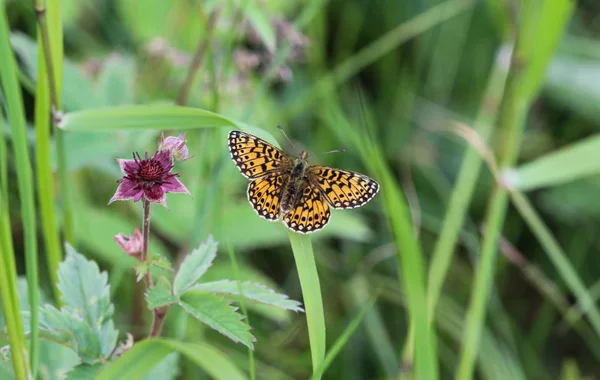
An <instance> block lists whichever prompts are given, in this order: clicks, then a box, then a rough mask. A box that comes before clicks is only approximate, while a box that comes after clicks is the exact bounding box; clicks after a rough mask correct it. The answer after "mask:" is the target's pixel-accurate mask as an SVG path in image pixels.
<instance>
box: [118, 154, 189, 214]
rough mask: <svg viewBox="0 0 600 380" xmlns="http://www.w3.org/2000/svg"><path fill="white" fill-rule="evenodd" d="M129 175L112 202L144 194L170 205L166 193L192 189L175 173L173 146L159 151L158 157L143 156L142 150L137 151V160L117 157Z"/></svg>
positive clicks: (125, 172) (137, 199) (124, 179)
mask: <svg viewBox="0 0 600 380" xmlns="http://www.w3.org/2000/svg"><path fill="white" fill-rule="evenodd" d="M117 161H118V162H119V165H120V166H121V171H122V172H123V174H125V176H124V177H123V178H121V179H120V180H119V181H118V182H119V183H120V185H119V188H118V189H117V192H116V193H115V195H114V196H113V197H112V198H111V199H110V201H109V202H108V204H111V203H112V202H114V201H125V200H129V199H133V201H134V202H137V201H139V200H140V199H142V198H144V199H146V200H148V201H150V202H153V203H159V204H161V205H163V206H165V207H167V203H166V193H187V194H189V193H190V192H189V191H188V189H187V188H186V187H185V186H184V185H183V184H182V183H181V182H179V180H178V179H177V178H176V177H177V176H178V174H174V173H171V169H173V154H172V153H171V151H169V150H163V151H160V152H157V153H156V154H155V155H154V157H152V158H148V153H146V157H145V158H144V159H142V158H141V157H140V155H139V153H134V154H133V160H124V159H120V158H119V159H117Z"/></svg>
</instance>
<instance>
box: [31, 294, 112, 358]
mask: <svg viewBox="0 0 600 380" xmlns="http://www.w3.org/2000/svg"><path fill="white" fill-rule="evenodd" d="M40 330H41V331H42V332H43V334H41V336H42V338H45V339H49V340H51V341H53V342H55V343H59V344H62V345H65V346H68V347H70V348H71V349H72V350H74V351H75V352H77V354H78V355H79V357H80V358H81V360H82V361H83V362H84V363H88V364H94V363H97V362H98V361H99V360H100V359H101V357H102V356H103V355H102V354H103V352H102V351H101V347H100V342H99V339H98V336H97V335H96V333H95V332H94V331H93V330H92V328H91V327H90V326H89V325H88V324H87V323H86V322H85V320H83V319H82V318H81V317H80V316H79V315H78V314H77V313H75V312H72V311H68V310H65V309H62V310H58V309H56V308H55V307H53V306H46V307H44V308H42V309H41V310H40ZM106 356H107V355H104V357H106Z"/></svg>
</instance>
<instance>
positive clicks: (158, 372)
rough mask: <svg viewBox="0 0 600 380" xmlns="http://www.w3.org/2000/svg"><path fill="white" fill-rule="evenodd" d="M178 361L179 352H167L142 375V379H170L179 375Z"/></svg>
mask: <svg viewBox="0 0 600 380" xmlns="http://www.w3.org/2000/svg"><path fill="white" fill-rule="evenodd" d="M178 361H179V354H178V353H177V352H173V353H170V354H168V355H167V356H166V357H165V358H164V359H162V360H161V361H160V362H159V363H158V364H157V365H155V366H154V367H153V368H152V369H151V370H150V372H148V373H147V374H145V375H144V377H143V378H142V380H156V379H160V380H172V379H175V378H176V377H177V376H178V375H179V369H178V367H177V362H178Z"/></svg>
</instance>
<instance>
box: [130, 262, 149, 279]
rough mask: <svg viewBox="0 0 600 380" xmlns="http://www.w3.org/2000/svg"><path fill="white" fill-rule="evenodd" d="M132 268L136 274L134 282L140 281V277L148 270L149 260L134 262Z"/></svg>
mask: <svg viewBox="0 0 600 380" xmlns="http://www.w3.org/2000/svg"><path fill="white" fill-rule="evenodd" d="M134 268H135V274H136V277H135V282H140V281H141V280H142V278H144V276H145V275H146V273H148V271H149V270H150V260H145V261H142V262H138V263H137V264H135V266H134Z"/></svg>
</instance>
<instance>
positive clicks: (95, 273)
mask: <svg viewBox="0 0 600 380" xmlns="http://www.w3.org/2000/svg"><path fill="white" fill-rule="evenodd" d="M66 251H67V257H66V259H65V261H64V262H62V263H61V264H60V267H59V269H58V278H59V283H58V288H59V289H60V291H61V293H62V299H63V302H64V308H63V309H64V310H63V311H68V312H72V313H73V314H75V315H77V316H78V317H79V318H81V319H83V320H85V321H86V323H87V324H88V326H90V327H91V328H92V329H93V331H94V333H95V334H96V338H97V340H98V342H100V344H101V345H102V346H101V352H102V354H103V355H104V356H105V357H108V355H109V354H110V353H111V352H112V350H113V348H114V347H115V344H116V343H117V338H118V332H117V330H115V329H114V324H113V321H112V315H113V311H114V307H113V305H112V303H111V302H110V287H109V285H108V275H107V273H106V272H102V273H101V272H100V268H98V264H96V263H95V262H93V261H88V260H87V259H86V258H85V257H83V256H82V255H80V254H79V253H77V252H76V251H75V250H74V249H73V248H72V247H71V246H70V245H68V244H67V245H66Z"/></svg>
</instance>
